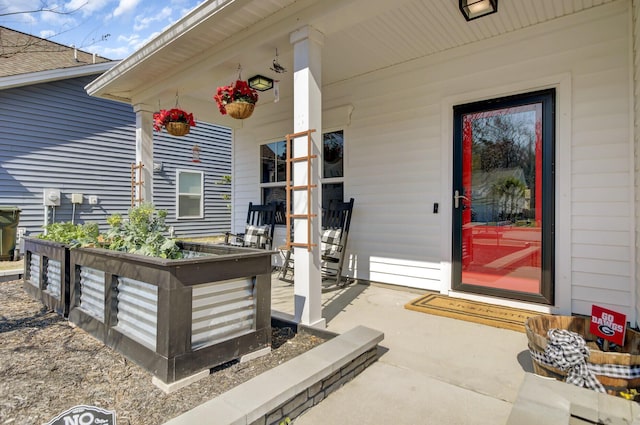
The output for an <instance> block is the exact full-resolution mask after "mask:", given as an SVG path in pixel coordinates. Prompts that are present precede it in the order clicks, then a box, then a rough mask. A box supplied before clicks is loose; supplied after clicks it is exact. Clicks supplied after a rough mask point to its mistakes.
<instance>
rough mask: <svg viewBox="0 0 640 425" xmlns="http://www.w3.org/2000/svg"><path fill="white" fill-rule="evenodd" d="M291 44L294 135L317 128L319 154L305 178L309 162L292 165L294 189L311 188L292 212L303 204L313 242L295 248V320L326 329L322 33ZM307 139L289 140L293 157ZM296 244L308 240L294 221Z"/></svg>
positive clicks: (295, 37)
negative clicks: (322, 265)
mask: <svg viewBox="0 0 640 425" xmlns="http://www.w3.org/2000/svg"><path fill="white" fill-rule="evenodd" d="M290 41H291V44H293V68H294V76H293V117H294V124H293V129H294V132H295V133H298V132H302V131H306V130H315V132H314V133H311V138H312V146H311V149H312V152H310V154H315V155H317V158H315V159H312V160H311V161H312V162H311V163H312V167H311V176H307V163H306V162H304V161H303V162H296V163H294V166H293V185H294V186H302V185H306V184H307V182H308V181H309V182H310V183H311V184H312V185H315V187H314V188H313V189H312V196H311V199H307V193H306V191H304V190H296V191H295V192H294V196H293V213H294V214H306V213H307V204H309V205H310V207H311V208H310V211H311V214H314V215H315V217H314V218H312V219H311V241H310V242H311V243H313V244H315V245H316V246H315V247H313V249H312V250H311V251H309V250H307V248H300V247H295V248H294V256H295V259H296V260H295V262H294V294H295V319H296V321H298V322H299V323H302V324H304V325H308V326H315V327H321V328H324V327H326V322H325V320H324V319H323V318H322V302H321V296H322V278H321V275H320V248H319V245H320V217H321V208H322V193H321V189H322V188H321V187H320V173H321V169H322V163H321V162H320V161H321V152H322V90H321V88H322V79H321V71H322V66H321V65H322V56H321V54H322V44H323V42H324V35H323V34H322V33H320V32H319V31H317V30H316V29H314V28H312V27H309V26H306V27H303V28H300V29H299V30H297V31H295V32H293V33H291V35H290ZM307 153H309V152H308V149H307V136H304V137H299V138H297V139H295V140H294V141H293V156H294V157H300V156H305V155H307ZM293 222H294V229H293V232H294V242H295V243H306V242H307V224H308V223H307V219H295V220H294V221H293Z"/></svg>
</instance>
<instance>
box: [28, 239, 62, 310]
mask: <svg viewBox="0 0 640 425" xmlns="http://www.w3.org/2000/svg"><path fill="white" fill-rule="evenodd" d="M24 259H25V260H24V289H25V291H26V292H27V293H28V294H29V295H31V296H32V297H33V298H35V299H37V300H40V301H41V302H42V303H43V304H44V305H46V306H47V307H48V308H50V309H51V310H54V311H55V312H57V313H59V314H62V315H64V316H67V315H68V314H69V248H68V247H67V246H66V245H64V244H61V243H57V242H52V241H47V240H43V239H37V238H28V237H25V238H24Z"/></svg>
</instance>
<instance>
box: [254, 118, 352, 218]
mask: <svg viewBox="0 0 640 425" xmlns="http://www.w3.org/2000/svg"><path fill="white" fill-rule="evenodd" d="M322 144H323V149H322V179H321V181H320V182H321V184H322V208H327V207H328V206H329V205H330V203H331V202H333V201H338V202H343V201H344V131H343V130H337V131H330V132H327V133H324V134H323V137H322ZM286 155H287V142H286V141H285V140H281V141H277V142H271V143H266V144H264V145H261V146H260V188H261V191H262V202H263V203H264V204H268V203H270V202H276V203H277V204H278V212H279V213H278V214H277V223H278V224H284V211H285V208H284V205H285V202H286V192H285V185H286V179H287V169H286V162H285V160H286ZM280 212H281V214H280Z"/></svg>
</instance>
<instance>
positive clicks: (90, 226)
mask: <svg viewBox="0 0 640 425" xmlns="http://www.w3.org/2000/svg"><path fill="white" fill-rule="evenodd" d="M44 229H45V232H44V233H43V234H41V235H39V236H38V238H39V239H44V240H49V241H53V242H58V243H62V244H65V245H68V246H69V247H70V248H76V247H79V246H87V245H90V244H94V243H96V241H97V240H98V236H99V234H100V229H99V227H98V225H97V224H96V223H85V224H73V223H70V222H63V223H51V224H49V225H47V226H45V227H44Z"/></svg>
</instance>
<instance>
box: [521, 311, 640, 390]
mask: <svg viewBox="0 0 640 425" xmlns="http://www.w3.org/2000/svg"><path fill="white" fill-rule="evenodd" d="M589 325H590V317H578V316H546V315H542V316H534V317H530V318H529V319H527V321H526V323H525V325H524V327H525V331H526V333H527V338H528V340H529V352H530V354H531V360H532V362H533V370H534V372H535V373H536V374H538V375H542V376H548V377H552V378H555V379H558V380H560V381H564V380H565V378H566V376H567V374H566V372H564V371H562V370H560V369H557V368H555V367H552V366H549V365H548V364H545V363H543V362H541V361H539V359H540V356H541V355H542V354H543V353H544V350H545V348H546V347H547V343H548V339H547V331H548V330H549V329H566V330H569V331H573V332H576V333H577V334H580V335H582V337H583V338H584V339H585V341H586V343H587V346H588V347H589V352H590V354H589V359H588V360H587V362H588V363H589V366H590V368H591V366H595V367H597V368H598V369H603V370H602V371H601V372H595V371H594V374H595V376H596V378H598V380H599V381H600V383H601V384H602V385H603V386H604V387H605V388H606V389H607V390H609V391H610V392H617V391H623V390H629V389H640V333H638V332H636V331H634V330H633V329H627V332H626V335H625V343H624V346H623V347H619V348H620V351H618V352H614V351H610V352H604V351H601V350H600V349H599V348H598V346H597V344H596V339H597V336H595V335H593V334H592V333H591V332H589ZM606 365H609V366H611V365H616V366H618V367H608V366H606ZM607 369H609V370H607Z"/></svg>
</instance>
